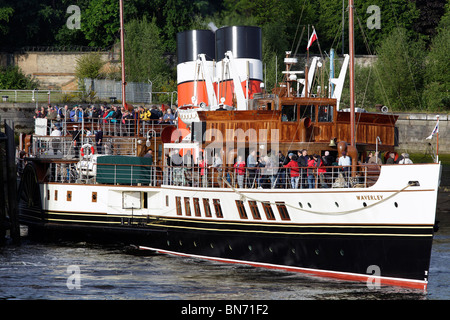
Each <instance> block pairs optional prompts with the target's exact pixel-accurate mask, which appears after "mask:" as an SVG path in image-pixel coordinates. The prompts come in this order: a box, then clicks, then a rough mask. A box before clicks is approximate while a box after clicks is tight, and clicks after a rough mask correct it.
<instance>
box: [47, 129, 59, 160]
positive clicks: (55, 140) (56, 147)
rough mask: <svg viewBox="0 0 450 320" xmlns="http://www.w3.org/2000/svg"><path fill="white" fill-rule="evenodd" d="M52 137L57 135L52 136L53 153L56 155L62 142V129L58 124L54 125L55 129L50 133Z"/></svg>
mask: <svg viewBox="0 0 450 320" xmlns="http://www.w3.org/2000/svg"><path fill="white" fill-rule="evenodd" d="M50 136H51V137H55V138H51V140H50V141H51V144H52V149H53V154H54V155H56V154H57V153H58V151H59V149H60V144H61V138H59V137H61V130H59V128H58V126H56V125H54V126H53V131H52V133H51V134H50Z"/></svg>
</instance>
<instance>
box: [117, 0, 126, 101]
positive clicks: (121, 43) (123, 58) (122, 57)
mask: <svg viewBox="0 0 450 320" xmlns="http://www.w3.org/2000/svg"><path fill="white" fill-rule="evenodd" d="M119 3H120V59H121V60H122V61H121V62H122V106H123V107H124V108H125V105H126V101H125V86H126V85H127V83H126V82H125V45H124V31H123V0H120V1H119Z"/></svg>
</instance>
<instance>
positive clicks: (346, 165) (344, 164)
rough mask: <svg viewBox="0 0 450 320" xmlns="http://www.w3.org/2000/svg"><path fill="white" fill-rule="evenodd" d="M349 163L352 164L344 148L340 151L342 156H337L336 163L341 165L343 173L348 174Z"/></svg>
mask: <svg viewBox="0 0 450 320" xmlns="http://www.w3.org/2000/svg"><path fill="white" fill-rule="evenodd" d="M351 164H352V159H351V158H350V157H349V156H347V151H345V150H344V151H342V156H341V157H339V162H338V165H339V166H342V167H343V168H342V171H343V172H344V173H345V174H348V173H349V172H350V166H351Z"/></svg>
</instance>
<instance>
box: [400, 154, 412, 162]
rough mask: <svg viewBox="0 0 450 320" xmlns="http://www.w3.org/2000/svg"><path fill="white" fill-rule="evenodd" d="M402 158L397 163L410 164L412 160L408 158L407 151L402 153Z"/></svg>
mask: <svg viewBox="0 0 450 320" xmlns="http://www.w3.org/2000/svg"><path fill="white" fill-rule="evenodd" d="M402 156H403V159H402V160H400V161H399V162H398V163H399V164H412V163H413V162H412V160H411V159H410V158H409V154H407V153H402Z"/></svg>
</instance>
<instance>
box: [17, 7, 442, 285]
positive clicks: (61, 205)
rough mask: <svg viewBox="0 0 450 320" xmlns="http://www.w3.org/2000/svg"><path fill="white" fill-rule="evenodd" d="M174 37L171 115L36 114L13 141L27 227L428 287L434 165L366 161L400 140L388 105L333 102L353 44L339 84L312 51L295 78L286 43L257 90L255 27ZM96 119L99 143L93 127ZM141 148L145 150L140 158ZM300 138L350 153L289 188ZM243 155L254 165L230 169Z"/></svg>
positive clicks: (315, 150) (321, 150)
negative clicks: (321, 88)
mask: <svg viewBox="0 0 450 320" xmlns="http://www.w3.org/2000/svg"><path fill="white" fill-rule="evenodd" d="M350 2H351V1H350ZM350 14H352V5H350ZM177 41H178V63H179V64H178V123H177V124H175V125H167V124H158V123H156V122H149V121H141V120H139V119H136V120H131V121H130V122H127V123H121V122H119V123H113V122H110V121H106V120H104V119H100V120H96V119H87V118H86V117H84V118H83V121H82V122H79V123H75V122H70V121H66V120H67V119H65V120H63V121H61V122H58V123H52V125H55V124H56V125H59V126H60V127H61V129H62V132H63V135H62V136H61V137H53V136H50V135H49V131H47V130H49V127H50V126H47V127H45V126H44V127H43V128H41V132H39V131H37V132H36V133H35V134H34V135H33V136H32V137H30V136H27V137H26V138H25V139H24V140H23V149H24V150H26V151H27V152H28V154H29V156H28V157H27V158H26V162H27V165H26V167H25V169H24V172H23V175H22V179H21V183H20V187H19V193H20V194H19V198H20V200H19V201H20V202H19V213H20V219H21V222H22V223H24V224H26V225H28V226H29V227H30V233H34V232H38V233H39V232H41V233H52V232H59V233H61V234H65V235H68V234H76V235H77V237H79V238H81V237H83V236H95V237H98V238H103V239H106V238H109V239H113V241H117V242H121V243H129V244H133V245H136V246H138V247H139V248H140V249H143V250H145V249H148V250H153V251H156V252H160V253H168V254H175V255H180V256H187V257H197V258H203V259H209V260H215V261H221V262H226V263H242V264H247V265H252V266H258V267H265V268H271V269H279V270H286V271H293V272H302V273H308V274H313V275H320V276H325V277H332V278H339V279H347V280H354V281H374V282H376V283H379V284H387V285H400V286H408V287H414V288H421V289H424V288H426V286H427V281H428V270H429V264H430V256H431V247H432V241H433V228H434V225H435V211H436V201H437V192H438V185H439V178H440V164H438V163H430V164H408V165H406V164H405V165H399V164H396V165H380V164H379V163H377V162H375V163H373V164H365V163H364V160H365V156H366V154H367V151H372V150H373V151H375V150H378V151H379V152H394V148H395V137H396V132H395V130H396V129H395V122H396V120H397V116H395V115H392V114H389V113H382V112H380V113H369V112H362V110H355V108H354V103H351V105H350V111H347V110H343V109H342V107H341V106H340V105H339V102H340V93H341V92H342V85H343V79H344V78H345V72H346V67H347V65H349V68H350V80H351V81H353V78H354V71H353V68H354V58H353V52H352V46H353V45H352V44H350V49H351V50H350V55H349V56H345V57H344V65H343V67H342V70H341V75H340V76H339V77H337V78H335V79H330V83H329V84H328V86H329V87H331V86H332V85H334V92H333V93H331V92H326V94H324V92H322V93H321V92H318V93H313V92H312V91H313V89H312V88H313V86H312V83H313V80H314V71H315V70H316V69H317V67H318V64H319V63H323V62H321V61H320V60H319V59H316V58H313V59H312V61H311V63H308V64H307V66H306V67H307V69H306V70H305V74H304V78H300V75H301V72H299V71H294V70H293V69H294V66H295V64H296V63H297V60H296V58H295V57H292V56H291V54H290V53H289V52H288V53H287V54H286V58H285V64H286V70H285V71H284V82H283V83H282V84H281V85H278V86H277V88H275V89H274V90H273V92H270V93H268V92H266V90H265V88H264V85H263V84H264V81H263V80H264V79H263V72H262V61H261V56H262V54H261V52H262V50H261V30H260V29H259V28H257V27H245V26H232V27H224V28H220V29H218V30H217V31H216V32H215V33H213V32H211V31H207V30H191V31H186V32H183V33H180V34H178V39H177ZM350 87H351V89H352V90H353V83H351V85H350ZM123 98H125V97H123ZM351 101H354V95H351ZM122 103H123V105H124V106H125V107H128V106H127V105H126V104H125V99H123V101H122ZM75 125H78V126H79V128H81V130H80V131H79V132H80V139H81V141H80V142H79V145H78V147H80V149H81V150H80V149H78V147H77V143H78V142H77V140H76V139H75V140H73V139H72V135H71V134H70V133H71V132H74V131H76V130H79V128H78V129H77V128H74V126H75ZM99 128H101V130H102V131H103V134H104V139H103V141H104V143H103V149H102V150H103V153H102V154H98V153H97V150H95V148H92V149H91V147H92V146H94V144H95V143H94V141H93V136H92V135H89V134H88V132H89V131H90V132H95V131H96V130H99ZM380 141H382V144H380ZM148 149H152V150H153V153H154V155H153V157H154V158H153V160H149V158H146V157H143V156H144V154H145V153H146V152H147V150H148ZM303 149H306V150H307V151H308V153H309V154H317V155H319V157H322V156H324V155H325V152H326V151H328V153H330V155H332V156H334V157H336V158H337V157H339V156H341V155H342V153H343V151H346V152H347V154H348V155H349V156H350V157H351V160H352V164H351V167H350V169H348V170H344V169H346V168H345V167H342V166H338V165H336V164H334V165H332V166H331V165H330V166H326V167H309V168H306V167H305V168H300V169H299V177H298V185H297V186H295V185H294V188H292V186H293V185H292V184H291V179H290V170H292V169H288V168H286V167H284V166H283V163H282V162H280V161H279V159H280V158H279V153H281V154H283V155H284V156H289V155H291V154H298V151H300V150H303ZM92 151H94V152H92ZM253 151H254V152H253ZM249 155H255V156H256V157H259V158H260V159H261V161H260V164H259V165H258V166H257V165H254V164H251V163H249V161H247V162H246V164H245V167H239V168H236V167H235V163H236V159H237V158H238V157H242V159H243V160H244V161H246V160H247V159H248V157H249ZM203 159H205V160H206V165H203V164H204V161H203ZM262 162H264V163H265V166H264V167H262V166H261V163H262ZM269 163H271V165H269ZM240 175H242V176H243V177H242V178H240V177H239V176H240ZM308 176H310V177H311V176H312V178H310V179H309V184H307V181H308ZM294 181H295V179H294ZM310 186H312V187H311V188H310ZM295 187H296V188H295Z"/></svg>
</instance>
